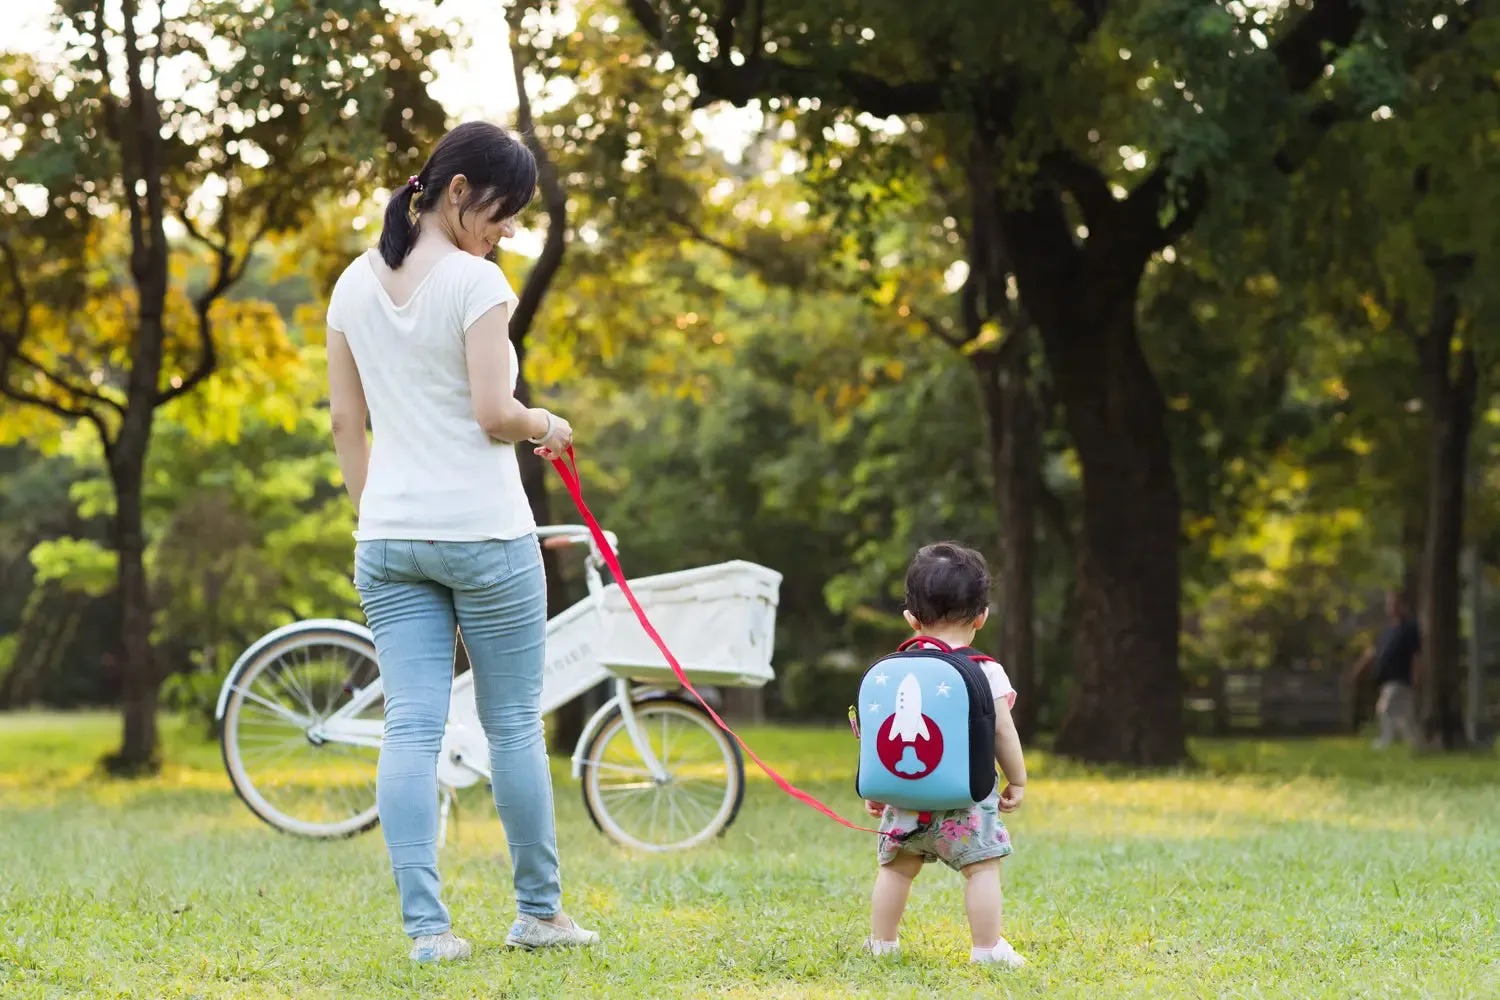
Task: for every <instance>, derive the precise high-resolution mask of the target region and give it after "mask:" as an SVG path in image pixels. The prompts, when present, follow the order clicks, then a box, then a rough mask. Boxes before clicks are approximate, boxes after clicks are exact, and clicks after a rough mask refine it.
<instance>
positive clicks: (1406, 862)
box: [0, 715, 1500, 1000]
mask: <svg viewBox="0 0 1500 1000" xmlns="http://www.w3.org/2000/svg"><path fill="white" fill-rule="evenodd" d="M166 736H167V754H168V759H169V760H170V761H171V762H172V763H171V764H170V765H169V766H168V767H167V769H166V770H165V771H164V773H163V774H162V775H161V777H159V778H158V779H155V780H152V781H146V782H135V783H129V782H113V781H108V780H104V779H101V778H98V777H96V776H95V775H94V774H93V773H92V767H91V765H92V762H93V761H94V760H95V759H96V758H97V757H98V755H99V754H100V753H102V752H103V751H105V750H107V749H109V747H110V745H111V743H112V741H113V740H114V738H115V723H114V721H113V719H111V718H109V717H106V716H98V715H84V716H63V715H22V716H13V717H9V718H5V717H0V932H3V934H0V996H4V997H6V998H16V1000H20V998H33V997H88V998H105V997H139V998H158V997H163V998H167V997H170V998H185V997H201V998H209V997H234V998H267V997H285V998H293V997H295V998H297V1000H310V998H323V997H329V998H332V997H338V998H364V997H369V998H395V997H423V998H438V997H441V998H461V997H475V998H480V997H482V998H486V1000H498V998H501V997H524V998H552V997H559V998H562V997H567V998H572V997H595V996H597V997H620V998H636V997H709V996H712V997H722V998H732V997H788V998H790V997H818V998H822V997H898V996H899V997H909V996H913V995H916V994H917V992H918V991H919V990H920V991H922V993H923V994H930V995H932V996H938V997H969V996H979V995H983V996H995V997H1086V998H1089V1000H1113V998H1124V997H1152V998H1156V997H1194V998H1197V997H1245V998H1250V997H1255V998H1263V997H1296V998H1304V997H1329V998H1340V1000H1343V998H1352V997H1372V998H1374V997H1379V998H1382V1000H1384V998H1391V997H1441V998H1449V997H1453V998H1457V997H1474V998H1483V1000H1491V998H1495V997H1500V926H1497V921H1500V883H1497V878H1500V770H1497V768H1496V762H1495V759H1494V757H1492V756H1491V757H1486V758H1474V757H1460V758H1426V759H1413V758H1411V757H1410V756H1409V755H1407V754H1406V753H1404V752H1396V753H1392V754H1389V755H1385V756H1380V757H1376V756H1374V755H1372V754H1371V753H1370V752H1369V751H1368V750H1367V749H1366V748H1365V745H1364V744H1363V743H1362V742H1359V741H1354V740H1327V741H1317V742H1306V743H1281V742H1274V743H1248V742H1238V743H1218V742H1212V743H1202V744H1199V745H1197V746H1196V747H1195V751H1196V754H1197V758H1198V761H1199V767H1198V768H1196V769H1194V770H1191V771H1183V772H1178V773H1172V774H1159V775H1151V776H1133V775H1129V774H1124V773H1120V774H1101V773H1099V772H1091V771H1088V770H1085V769H1082V768H1078V767H1075V766H1066V765H1063V764H1061V763H1060V762H1057V761H1054V760H1049V759H1047V758H1046V757H1044V756H1040V755H1038V756H1036V757H1035V758H1034V760H1033V774H1032V778H1033V780H1032V784H1031V788H1030V792H1029V795H1028V797H1027V800H1026V805H1025V808H1024V809H1023V810H1022V811H1021V812H1020V813H1019V814H1018V815H1017V816H1016V817H1014V819H1013V821H1012V822H1011V824H1010V825H1011V829H1012V831H1013V834H1014V837H1015V841H1016V844H1017V851H1016V854H1015V855H1014V856H1013V857H1012V858H1011V859H1009V860H1008V861H1007V862H1006V868H1005V883H1006V933H1007V936H1008V937H1009V938H1010V940H1011V941H1012V942H1014V943H1015V944H1016V946H1017V947H1018V948H1019V949H1020V950H1021V951H1022V952H1023V953H1024V954H1026V955H1027V956H1028V957H1029V958H1030V960H1031V966H1030V967H1029V968H1027V969H1025V970H1023V971H1021V972H1019V973H1009V974H1005V973H998V972H995V971H992V970H990V971H981V970H975V969H972V968H970V967H969V966H967V965H966V964H965V962H966V960H967V957H968V941H967V938H966V933H965V927H964V921H963V912H962V906H961V899H960V886H959V879H958V877H957V876H956V875H953V874H952V873H949V872H947V871H944V870H941V869H935V868H929V869H928V871H927V872H926V873H925V874H924V876H923V878H922V879H920V880H919V881H918V884H917V889H916V892H915V893H914V895H913V902H912V906H911V908H910V910H909V912H908V914H907V920H906V924H905V927H904V935H903V937H904V942H905V955H904V957H903V958H901V959H899V960H897V961H895V962H887V963H879V964H877V963H873V962H871V961H869V960H867V959H865V958H863V957H861V956H860V954H859V953H858V951H857V945H858V943H859V941H860V940H861V938H862V937H863V935H864V933H865V929H866V919H867V917H866V899H867V895H868V892H869V888H870V883H871V878H872V875H873V867H874V862H873V860H872V855H873V851H874V847H873V843H872V839H871V838H870V836H869V835H868V834H860V833H853V832H850V831H845V830H842V829H840V828H838V827H836V826H835V825H833V824H832V823H830V822H829V821H828V820H826V819H823V818H822V817H820V816H818V815H817V814H815V813H813V812H812V811H811V810H808V809H806V808H803V807H801V806H798V805H796V804H795V803H793V802H791V801H790V800H789V799H786V798H784V797H782V796H781V795H780V794H779V793H778V792H777V791H776V790H775V788H774V787H772V786H771V785H770V784H769V782H767V781H765V780H753V781H752V783H751V786H750V789H749V792H748V794H747V797H746V801H745V808H744V811H743V812H742V813H741V816H740V820H739V822H738V823H737V824H736V825H735V826H734V827H733V828H732V829H731V830H730V832H729V834H728V836H726V837H725V838H724V839H723V840H722V841H721V842H719V843H717V844H716V845H714V846H711V847H708V848H704V849H700V850H698V851H696V852H693V853H689V854H683V855H678V856H673V857H638V856H631V855H629V854H627V853H625V852H623V851H621V850H618V849H616V848H614V847H613V846H611V845H610V844H609V843H608V842H607V841H605V840H604V839H603V838H602V837H601V836H600V835H599V834H597V833H596V832H595V831H594V829H593V827H592V826H591V825H590V824H589V822H588V819H587V817H586V816H585V814H584V811H583V808H582V804H581V802H580V800H579V795H578V789H577V786H576V785H575V784H574V783H572V782H571V781H570V780H569V779H568V777H567V773H566V769H565V765H564V762H563V761H561V760H559V761H556V762H555V764H556V765H557V768H556V774H555V777H556V788H557V799H558V827H559V837H560V841H561V843H560V847H561V852H562V857H563V864H564V878H565V893H566V902H567V906H568V908H569V909H570V910H571V911H572V912H573V913H574V914H575V915H576V916H577V917H578V918H579V919H580V921H581V922H583V923H585V924H587V925H590V926H595V927H597V928H598V929H600V930H601V931H602V932H603V934H604V941H605V945H604V947H603V948H601V949H599V950H597V951H594V952H591V953H572V954H548V955H543V954H538V955H522V954H512V953H508V952H506V951H505V950H503V949H502V948H501V947H500V942H501V940H502V939H503V937H504V934H505V931H506V928H507V926H508V925H509V922H510V920H511V917H512V908H511V902H510V886H509V874H508V867H507V866H506V864H505V863H504V852H505V847H504V839H503V836H502V831H501V829H500V826H499V823H498V822H497V821H496V820H495V819H494V816H493V813H492V811H491V810H489V809H488V808H487V803H486V800H485V794H484V791H483V789H482V786H480V787H476V788H474V789H470V790H468V791H467V792H466V793H465V794H464V798H463V806H464V808H463V812H462V822H461V825H460V827H459V829H458V834H457V840H456V842H453V841H450V843H449V845H448V847H447V848H446V849H445V851H444V854H443V858H442V865H443V874H444V877H445V879H446V893H447V899H448V902H449V904H450V907H451V908H452V910H453V913H454V917H455V922H456V928H457V929H458V930H459V932H460V933H463V934H466V935H468V936H470V937H471V938H472V939H473V940H474V942H475V945H476V954H475V956H474V958H473V959H472V960H470V961H469V962H467V963H463V964H461V965H457V966H451V967H438V968H434V967H415V966H413V965H412V964H411V963H409V962H408V961H407V959H406V957H405V956H406V942H405V939H404V938H403V937H402V935H401V931H400V926H399V922H398V920H397V913H396V897H395V892H394V889H393V888H392V886H391V883H390V878H389V874H388V870H387V867H386V860H385V854H384V847H383V844H382V843H381V839H380V836H379V834H378V833H372V834H367V835H365V836H362V837H360V838H357V839H355V840H352V841H343V842H337V843H313V842H308V841H303V840H297V839H293V838H290V837H286V836H282V835H279V834H277V833H275V832H273V831H272V830H271V829H270V828H268V827H266V826H264V825H262V824H261V823H260V822H259V821H258V820H256V819H255V818H254V817H252V816H251V814H250V813H249V812H248V811H247V810H246V809H245V808H244V807H243V806H242V805H241V804H240V803H239V801H238V800H237V799H236V798H234V796H233V793H232V792H231V791H230V789H229V786H228V781H227V779H226V778H225V776H224V773H223V770H222V767H221V765H220V763H219V759H218V753H217V748H216V747H215V746H213V745H212V744H206V743H202V742H198V741H195V740H194V739H192V738H191V737H190V735H189V734H188V733H187V732H186V731H185V730H184V729H183V728H182V727H181V726H179V725H176V724H168V726H167V731H166ZM748 737H749V739H750V740H751V743H752V745H754V746H756V747H757V748H758V749H760V750H761V751H762V752H763V753H764V755H765V756H766V757H767V759H769V760H771V761H773V762H775V763H777V764H779V765H780V764H784V765H785V767H786V771H787V773H788V775H789V776H790V777H792V778H793V780H794V781H799V782H805V783H806V787H808V788H809V789H810V790H812V791H814V792H815V793H816V794H818V795H820V796H822V797H825V798H827V799H828V800H829V801H831V802H833V803H835V804H836V805H838V806H839V807H840V808H843V809H844V810H845V812H846V813H848V814H850V815H853V814H854V810H855V809H856V808H857V803H856V802H855V800H854V798H853V795H852V793H851V791H850V781H849V774H850V767H851V763H852V755H853V745H852V742H851V738H850V737H849V736H848V734H847V733H843V732H824V731H805V730H772V729H767V730H761V731H754V732H751V733H750V734H748Z"/></svg>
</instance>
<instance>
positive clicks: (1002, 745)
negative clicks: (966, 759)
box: [995, 698, 1026, 812]
mask: <svg viewBox="0 0 1500 1000" xmlns="http://www.w3.org/2000/svg"><path fill="white" fill-rule="evenodd" d="M995 761H996V763H998V764H999V765H1000V773H1001V774H1003V775H1005V781H1006V786H1005V790H1004V791H1003V792H1001V794H1000V811H1001V812H1012V811H1014V810H1015V809H1017V808H1019V807H1020V805H1021V798H1022V797H1023V796H1024V795H1025V794H1026V793H1025V792H1024V791H1023V789H1024V788H1025V787H1026V758H1025V756H1024V755H1022V753H1021V736H1020V734H1019V733H1017V732H1016V720H1015V719H1013V718H1012V717H1011V714H1010V705H1009V704H1008V703H1007V702H1006V700H1005V699H1003V698H1001V699H997V700H996V701H995Z"/></svg>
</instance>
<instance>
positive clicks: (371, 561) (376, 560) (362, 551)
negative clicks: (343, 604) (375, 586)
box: [354, 539, 389, 590]
mask: <svg viewBox="0 0 1500 1000" xmlns="http://www.w3.org/2000/svg"><path fill="white" fill-rule="evenodd" d="M387 544H388V543H387V542H386V541H384V540H383V539H374V540H372V541H367V542H355V543H354V588H355V589H356V590H363V589H364V588H366V587H368V586H369V585H370V584H372V583H385V582H387V580H388V577H389V574H388V573H387V571H386V565H385V560H386V546H387Z"/></svg>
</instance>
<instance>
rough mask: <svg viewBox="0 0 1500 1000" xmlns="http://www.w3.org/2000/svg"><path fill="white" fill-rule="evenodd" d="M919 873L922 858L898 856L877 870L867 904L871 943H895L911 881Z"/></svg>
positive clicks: (899, 854) (904, 854)
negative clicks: (872, 890) (868, 906)
mask: <svg viewBox="0 0 1500 1000" xmlns="http://www.w3.org/2000/svg"><path fill="white" fill-rule="evenodd" d="M921 870H922V856H921V855H920V854H911V853H909V852H907V851H901V852H899V853H898V854H897V855H896V857H895V859H894V860H892V861H891V863H890V864H888V865H881V866H880V874H879V875H877V876H875V892H874V896H873V898H872V899H871V901H870V937H871V939H872V940H875V941H895V940H896V934H897V932H898V930H899V929H900V927H901V914H903V913H905V912H906V898H907V896H909V895H911V883H912V879H914V878H916V877H917V873H918V872H920V871H921Z"/></svg>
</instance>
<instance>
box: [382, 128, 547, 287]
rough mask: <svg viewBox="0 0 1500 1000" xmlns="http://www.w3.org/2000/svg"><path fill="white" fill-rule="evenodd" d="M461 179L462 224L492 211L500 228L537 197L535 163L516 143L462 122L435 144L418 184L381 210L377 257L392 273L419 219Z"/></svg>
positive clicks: (511, 135) (412, 239)
mask: <svg viewBox="0 0 1500 1000" xmlns="http://www.w3.org/2000/svg"><path fill="white" fill-rule="evenodd" d="M459 174H463V175H464V177H465V178H466V179H467V180H468V182H469V191H468V194H466V195H465V196H464V203H463V204H462V205H460V206H459V210H458V211H459V217H460V218H462V217H463V216H464V215H465V214H466V213H468V212H475V211H481V210H484V209H490V208H493V212H492V213H491V215H490V218H491V219H493V220H495V221H497V222H498V221H499V220H501V219H506V218H509V217H511V216H513V215H516V214H517V213H519V212H520V211H521V209H523V208H525V207H526V205H527V203H529V202H530V201H531V197H532V195H534V194H535V193H536V158H535V157H533V156H532V155H531V150H529V149H527V148H526V145H525V144H524V143H523V142H521V140H520V138H518V137H517V136H516V135H515V134H514V133H511V132H508V131H506V130H505V129H503V128H501V127H500V126H498V125H491V124H490V123H489V122H464V123H463V124H462V125H459V126H458V127H456V128H454V129H453V130H452V131H451V132H449V133H448V134H447V135H445V136H443V138H442V139H440V140H439V141H438V144H437V148H436V149H434V150H433V151H432V155H431V156H429V157H428V158H427V162H426V163H424V164H422V169H421V170H420V171H418V172H417V175H416V178H415V180H416V183H412V182H411V181H408V182H407V183H406V184H404V185H402V187H401V189H400V190H399V191H397V192H396V193H395V194H394V195H392V196H391V200H390V202H389V203H387V204H386V206H385V228H384V230H383V231H382V232H381V234H380V256H381V257H383V258H384V259H385V262H386V264H387V265H389V266H390V268H391V269H392V270H395V269H396V268H398V267H400V266H401V262H402V261H404V260H405V259H406V255H407V254H408V253H410V252H411V247H412V244H413V243H414V242H416V238H417V227H418V217H419V216H421V215H422V213H424V212H429V211H431V210H432V209H434V208H436V207H437V206H438V205H439V204H440V203H441V201H442V199H443V197H444V195H446V194H447V192H448V185H449V184H451V183H452V182H453V178H455V177H457V176H458V175H459Z"/></svg>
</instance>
